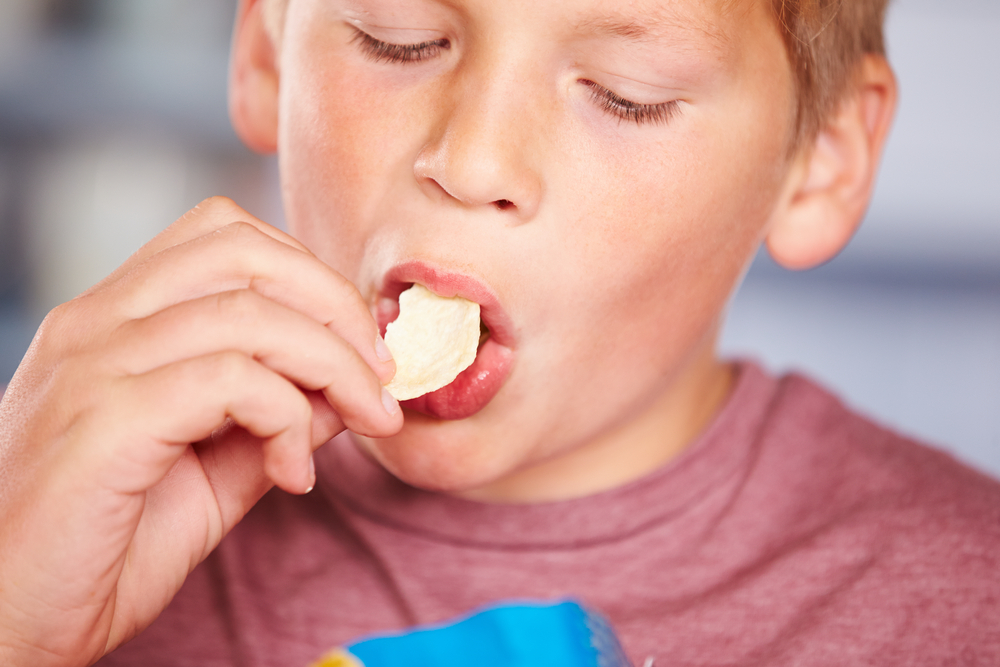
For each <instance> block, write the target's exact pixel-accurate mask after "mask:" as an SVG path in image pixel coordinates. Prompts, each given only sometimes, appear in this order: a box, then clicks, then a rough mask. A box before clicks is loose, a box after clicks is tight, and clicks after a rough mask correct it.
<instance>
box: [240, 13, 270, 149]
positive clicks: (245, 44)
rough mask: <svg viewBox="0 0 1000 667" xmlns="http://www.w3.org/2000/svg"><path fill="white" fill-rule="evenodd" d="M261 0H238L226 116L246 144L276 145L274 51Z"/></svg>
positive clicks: (253, 145)
mask: <svg viewBox="0 0 1000 667" xmlns="http://www.w3.org/2000/svg"><path fill="white" fill-rule="evenodd" d="M263 5H264V1H263V0H240V4H239V8H238V9H237V12H236V26H235V28H234V29H233V49H232V54H231V56H230V66H229V117H230V119H231V120H232V123H233V127H234V128H235V129H236V134H237V135H239V137H240V139H242V140H243V143H245V144H246V145H247V146H248V147H249V148H251V149H252V150H255V151H257V152H259V153H273V152H275V151H276V150H277V148H278V79H279V77H278V62H277V52H276V50H275V48H274V45H273V43H272V41H271V37H270V35H269V33H268V30H267V28H266V24H265V20H264V11H263Z"/></svg>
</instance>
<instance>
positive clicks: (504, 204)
mask: <svg viewBox="0 0 1000 667" xmlns="http://www.w3.org/2000/svg"><path fill="white" fill-rule="evenodd" d="M493 205H494V206H496V207H497V209H499V210H501V211H506V210H507V209H509V208H511V207H512V206H513V205H514V202H512V201H510V200H509V199H498V200H496V201H495V202H493Z"/></svg>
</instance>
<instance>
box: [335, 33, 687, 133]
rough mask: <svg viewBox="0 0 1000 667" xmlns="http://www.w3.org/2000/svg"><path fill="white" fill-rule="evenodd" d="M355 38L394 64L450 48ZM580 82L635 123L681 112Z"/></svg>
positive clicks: (608, 109)
mask: <svg viewBox="0 0 1000 667" xmlns="http://www.w3.org/2000/svg"><path fill="white" fill-rule="evenodd" d="M352 41H354V42H358V43H360V45H361V49H362V51H364V53H365V55H366V56H368V57H369V58H371V59H372V60H373V61H375V62H387V63H392V64H406V63H418V62H421V61H423V60H427V59H429V58H433V57H434V56H436V55H437V54H438V53H440V52H441V51H443V50H445V49H448V48H450V47H451V43H450V42H449V41H448V40H447V39H435V40H433V41H429V42H420V43H419V44H392V43H390V42H383V41H382V40H379V39H375V38H374V37H372V36H371V35H369V34H368V33H366V32H364V31H362V30H358V29H357V28H355V29H354V39H353V40H352ZM580 83H582V84H584V85H585V86H587V87H588V88H590V94H591V97H592V98H593V99H594V102H596V103H597V105H598V106H599V107H600V108H601V109H602V110H603V111H604V112H605V113H607V114H610V115H612V116H614V117H616V118H618V120H619V121H626V122H629V123H635V124H636V125H645V124H652V125H661V124H662V125H665V124H666V123H667V122H668V121H669V120H670V119H671V118H673V117H674V115H675V114H676V113H677V112H678V103H677V100H671V101H669V102H663V103H661V104H639V103H637V102H632V101H631V100H627V99H625V98H624V97H622V96H621V95H618V94H616V93H614V92H612V91H610V90H608V89H607V88H605V87H604V86H602V85H600V84H599V83H596V82H594V81H591V80H590V79H581V80H580Z"/></svg>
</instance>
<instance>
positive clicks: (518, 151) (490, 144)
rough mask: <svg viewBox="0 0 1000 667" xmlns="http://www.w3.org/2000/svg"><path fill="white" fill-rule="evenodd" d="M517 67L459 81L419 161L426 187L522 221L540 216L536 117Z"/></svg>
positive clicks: (478, 73)
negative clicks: (501, 72) (504, 74)
mask: <svg viewBox="0 0 1000 667" xmlns="http://www.w3.org/2000/svg"><path fill="white" fill-rule="evenodd" d="M518 78H519V77H518V76H517V75H516V74H515V73H514V71H513V69H509V71H508V74H507V75H506V76H498V75H497V73H496V71H495V70H494V71H493V72H489V71H484V70H483V69H482V68H480V69H478V70H477V71H475V72H471V71H470V72H467V73H465V74H464V75H461V76H458V77H456V79H457V80H456V82H455V85H454V86H453V87H452V89H451V90H450V91H449V92H448V95H447V96H446V97H447V98H449V101H450V103H446V104H444V105H442V107H441V111H440V113H439V115H438V117H437V119H436V120H437V124H436V127H435V128H434V130H433V131H432V133H431V138H430V140H429V141H428V142H427V144H426V145H425V146H424V147H423V148H422V149H421V151H420V152H419V154H418V155H417V159H416V161H415V163H414V174H415V176H416V178H417V181H418V182H419V184H420V186H421V188H422V189H423V190H424V191H425V192H427V193H428V194H429V195H431V196H442V197H444V198H445V199H446V200H449V201H452V202H454V203H457V204H459V205H461V206H463V207H466V208H486V207H490V208H492V209H495V210H498V211H501V212H502V213H503V214H504V215H506V216H509V219H510V220H511V221H513V222H514V223H516V224H520V223H523V222H527V221H528V220H530V219H531V218H533V217H534V216H535V214H536V212H537V211H538V207H539V203H540V200H541V196H542V181H541V178H540V177H539V172H538V168H537V167H538V165H537V161H538V160H539V158H540V152H541V148H542V147H541V144H540V142H539V140H538V138H537V131H536V128H537V127H538V126H539V125H538V123H539V119H538V117H537V114H536V115H535V116H534V117H533V115H532V110H531V108H530V104H529V100H527V99H525V98H526V94H525V91H524V87H523V85H521V82H520V81H519V80H518Z"/></svg>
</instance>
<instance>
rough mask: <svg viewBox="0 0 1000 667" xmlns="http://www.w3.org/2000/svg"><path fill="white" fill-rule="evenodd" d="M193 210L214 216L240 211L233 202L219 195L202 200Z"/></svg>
mask: <svg viewBox="0 0 1000 667" xmlns="http://www.w3.org/2000/svg"><path fill="white" fill-rule="evenodd" d="M194 210H196V211H199V212H204V213H208V214H214V215H225V214H227V213H234V212H236V211H242V209H241V208H240V207H239V205H238V204H237V203H236V202H235V201H233V200H232V199H230V198H229V197H223V196H221V195H216V196H214V197H208V198H207V199H203V200H202V201H201V202H200V203H199V204H198V205H197V206H195V208H194Z"/></svg>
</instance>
